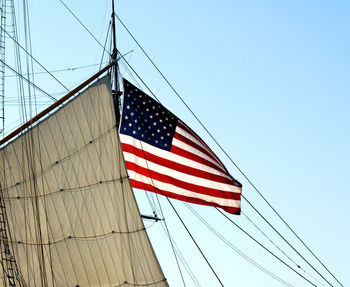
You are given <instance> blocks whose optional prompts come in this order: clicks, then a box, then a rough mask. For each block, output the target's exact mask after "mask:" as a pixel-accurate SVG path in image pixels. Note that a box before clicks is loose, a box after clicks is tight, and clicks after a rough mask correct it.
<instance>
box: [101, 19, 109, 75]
mask: <svg viewBox="0 0 350 287" xmlns="http://www.w3.org/2000/svg"><path fill="white" fill-rule="evenodd" d="M111 25H112V23H111V21H109V25H108V29H107V34H106V40H105V44H104V47H106V46H107V41H108V37H109V31H110V29H111ZM105 50H106V49H104V50H103V51H102V57H101V62H100V64H99V66H100V68H99V69H101V67H102V64H103V58H104V56H105Z"/></svg>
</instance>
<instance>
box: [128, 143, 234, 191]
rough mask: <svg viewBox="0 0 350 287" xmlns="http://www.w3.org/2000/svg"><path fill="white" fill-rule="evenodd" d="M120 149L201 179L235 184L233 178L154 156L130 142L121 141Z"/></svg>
mask: <svg viewBox="0 0 350 287" xmlns="http://www.w3.org/2000/svg"><path fill="white" fill-rule="evenodd" d="M122 149H123V151H124V152H128V153H132V154H134V155H136V156H138V157H140V158H144V159H146V160H148V161H151V162H154V163H156V164H159V165H162V166H164V167H168V168H170V169H174V170H176V171H179V172H183V173H186V174H189V175H193V176H197V177H201V178H203V179H208V180H212V181H216V182H220V183H226V184H230V185H235V181H234V180H233V179H228V178H226V177H223V176H220V175H217V174H212V173H209V172H206V171H204V170H200V169H196V168H193V167H189V166H187V165H183V164H180V163H177V162H174V161H171V160H168V159H165V158H162V157H159V156H156V155H154V154H152V153H149V152H147V151H145V150H141V149H139V148H136V147H135V146H133V145H130V144H125V143H122Z"/></svg>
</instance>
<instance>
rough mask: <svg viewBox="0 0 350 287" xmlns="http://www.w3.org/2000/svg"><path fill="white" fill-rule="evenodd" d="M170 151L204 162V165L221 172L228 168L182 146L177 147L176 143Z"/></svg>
mask: <svg viewBox="0 0 350 287" xmlns="http://www.w3.org/2000/svg"><path fill="white" fill-rule="evenodd" d="M170 152H171V153H173V154H177V155H179V156H182V157H184V158H187V159H189V160H193V161H195V162H198V163H200V164H204V165H206V166H208V167H211V168H213V169H215V170H217V171H219V172H222V173H226V170H223V169H221V168H220V167H218V166H217V165H216V164H214V163H212V162H211V161H209V160H206V159H204V158H202V157H200V156H199V155H196V154H194V153H191V152H189V151H187V150H184V149H182V148H180V147H177V146H175V145H172V146H171V149H170Z"/></svg>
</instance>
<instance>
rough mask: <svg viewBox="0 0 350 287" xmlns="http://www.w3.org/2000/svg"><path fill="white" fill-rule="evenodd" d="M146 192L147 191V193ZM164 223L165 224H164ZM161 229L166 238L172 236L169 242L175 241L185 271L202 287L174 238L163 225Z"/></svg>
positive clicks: (176, 250)
mask: <svg viewBox="0 0 350 287" xmlns="http://www.w3.org/2000/svg"><path fill="white" fill-rule="evenodd" d="M145 192H146V191H145ZM162 223H163V222H162ZM161 227H162V229H163V231H164V233H165V235H166V236H170V238H169V240H172V241H173V244H174V247H175V252H176V254H177V255H178V256H179V258H180V261H181V263H182V264H183V266H184V268H185V270H186V271H187V273H188V274H189V276H190V277H191V279H192V281H193V283H194V284H195V285H196V286H197V287H200V286H201V284H200V283H199V282H198V279H197V278H196V276H195V275H194V274H193V271H192V270H191V268H190V267H189V265H188V263H187V261H186V259H185V257H184V256H183V255H182V253H181V250H180V248H179V247H178V246H177V244H176V242H175V240H174V239H173V237H172V236H171V235H170V234H169V235H168V234H167V232H166V230H165V227H164V225H163V224H161Z"/></svg>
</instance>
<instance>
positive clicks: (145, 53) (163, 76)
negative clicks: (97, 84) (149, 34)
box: [115, 14, 343, 286]
mask: <svg viewBox="0 0 350 287" xmlns="http://www.w3.org/2000/svg"><path fill="white" fill-rule="evenodd" d="M115 16H116V17H117V19H118V21H119V22H120V23H121V24H122V26H123V27H124V29H125V30H126V31H127V33H128V34H129V35H130V37H131V38H132V39H133V40H134V41H135V43H136V44H137V46H138V47H139V48H140V49H141V51H142V52H143V54H144V55H145V56H146V57H147V59H148V60H149V61H150V62H151V64H152V65H153V67H154V68H155V69H156V70H157V71H158V73H159V74H160V75H161V77H162V78H163V79H164V80H165V82H166V83H167V84H168V85H169V87H170V88H171V89H172V90H173V92H174V93H175V94H176V95H177V97H178V98H179V99H180V100H181V102H182V103H183V104H184V105H185V107H186V108H187V109H188V110H189V112H190V113H191V114H192V115H193V117H194V118H195V119H196V120H197V122H198V123H199V124H200V125H201V126H202V128H203V129H204V130H205V131H206V133H207V134H208V135H209V136H210V138H211V139H212V140H213V141H214V142H215V144H216V145H217V146H218V147H219V148H220V150H221V151H222V152H223V153H224V154H225V155H226V157H227V158H228V159H229V160H230V162H231V163H232V164H233V165H234V166H235V167H236V168H237V170H238V171H239V172H240V173H241V174H242V175H243V177H244V178H245V179H246V180H247V181H248V183H249V184H250V185H251V186H252V187H253V189H254V190H255V191H256V192H257V193H258V194H259V195H260V197H261V198H262V199H263V200H264V201H265V203H266V204H267V205H268V206H269V207H270V208H271V209H272V210H273V212H274V213H275V214H276V215H277V217H278V218H279V219H280V220H281V221H282V222H283V224H285V225H286V226H287V228H288V229H289V230H290V231H291V232H292V233H293V234H294V236H296V238H297V239H298V240H299V241H300V242H301V243H302V244H303V245H304V246H305V247H306V248H307V250H308V251H309V252H310V253H311V254H312V255H313V256H314V257H315V258H316V259H317V261H318V262H319V263H320V264H321V265H322V266H323V267H324V268H325V269H326V270H327V272H328V273H329V274H330V275H332V277H333V278H334V279H335V280H336V281H337V282H338V283H339V284H340V285H341V286H343V285H342V284H341V283H340V282H339V280H338V279H337V278H336V277H335V276H334V275H333V273H331V272H330V271H329V269H328V268H327V267H326V266H325V265H324V264H323V263H322V262H321V260H320V259H319V258H318V257H317V256H316V255H315V254H314V253H313V252H312V251H311V249H310V248H309V247H308V246H307V245H306V244H305V242H304V241H303V240H302V239H301V238H300V237H299V236H298V235H297V234H296V232H295V231H294V230H293V229H292V228H291V227H290V226H289V225H288V224H287V222H286V221H285V220H284V219H283V218H282V216H281V215H280V214H279V213H278V212H277V211H276V209H275V208H274V207H273V206H272V205H271V204H270V203H269V202H268V200H267V199H266V198H265V197H264V196H263V194H262V193H261V192H260V191H259V189H258V188H257V187H256V186H255V185H254V184H253V183H252V182H251V181H250V179H249V178H248V176H247V175H246V174H245V173H244V172H243V171H242V170H241V169H240V168H239V167H238V165H237V164H236V163H235V162H234V161H233V160H232V158H231V157H230V156H229V155H228V153H227V152H226V150H225V149H224V148H223V147H222V146H221V145H220V144H219V142H218V141H217V140H216V139H215V138H214V136H213V135H212V134H211V133H210V131H209V130H208V129H207V128H206V127H205V126H204V124H203V123H202V122H201V121H200V119H199V118H198V117H197V116H196V114H195V113H194V112H193V111H192V109H191V108H190V107H189V106H188V105H187V103H186V102H185V100H184V99H183V98H182V97H181V96H180V94H179V93H178V92H177V91H176V89H175V88H174V87H173V85H172V84H171V83H170V82H169V80H168V79H167V78H166V77H165V75H164V74H163V73H162V72H161V71H160V69H159V68H158V66H157V65H156V64H155V63H154V61H153V60H152V59H151V58H150V56H149V55H148V54H147V52H146V51H145V50H144V49H143V47H142V46H141V45H140V43H139V42H138V41H137V40H136V38H135V37H134V36H133V34H132V33H131V32H130V31H129V29H128V28H127V27H126V26H125V24H124V23H123V21H122V20H121V19H120V18H119V16H118V15H117V14H116V15H115ZM317 273H318V272H317ZM321 277H322V278H324V277H323V276H321ZM326 281H327V280H326ZM327 282H328V281H327ZM331 286H332V285H331Z"/></svg>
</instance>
